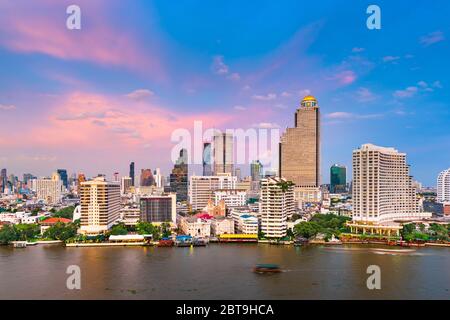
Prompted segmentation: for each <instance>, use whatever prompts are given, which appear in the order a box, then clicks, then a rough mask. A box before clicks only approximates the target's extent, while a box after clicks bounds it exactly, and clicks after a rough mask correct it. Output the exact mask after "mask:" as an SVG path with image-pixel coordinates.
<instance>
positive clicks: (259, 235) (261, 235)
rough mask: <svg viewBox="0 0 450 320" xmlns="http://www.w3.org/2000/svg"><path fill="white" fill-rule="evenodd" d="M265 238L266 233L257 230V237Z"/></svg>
mask: <svg viewBox="0 0 450 320" xmlns="http://www.w3.org/2000/svg"><path fill="white" fill-rule="evenodd" d="M265 238H266V234H265V233H264V232H262V231H259V232H258V239H260V240H262V239H265Z"/></svg>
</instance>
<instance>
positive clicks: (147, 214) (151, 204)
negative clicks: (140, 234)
mask: <svg viewBox="0 0 450 320" xmlns="http://www.w3.org/2000/svg"><path fill="white" fill-rule="evenodd" d="M139 203H140V212H141V221H143V222H152V223H162V222H170V223H172V224H174V225H176V223H177V198H176V195H175V194H174V193H171V194H168V195H163V196H150V197H143V198H140V201H139Z"/></svg>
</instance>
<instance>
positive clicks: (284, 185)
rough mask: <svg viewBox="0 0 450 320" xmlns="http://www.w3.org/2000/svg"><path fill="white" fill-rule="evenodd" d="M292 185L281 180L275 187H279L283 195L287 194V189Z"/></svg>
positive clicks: (290, 182)
mask: <svg viewBox="0 0 450 320" xmlns="http://www.w3.org/2000/svg"><path fill="white" fill-rule="evenodd" d="M293 185H294V183H293V182H292V181H284V180H281V181H279V182H278V183H277V186H279V187H280V188H281V191H282V192H283V193H285V192H287V191H288V190H289V188H290V187H292V186H293Z"/></svg>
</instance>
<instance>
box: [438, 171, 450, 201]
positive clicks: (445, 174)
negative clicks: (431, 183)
mask: <svg viewBox="0 0 450 320" xmlns="http://www.w3.org/2000/svg"><path fill="white" fill-rule="evenodd" d="M437 201H438V202H439V203H446V202H450V168H449V169H447V170H444V171H442V172H441V173H439V175H438V179H437Z"/></svg>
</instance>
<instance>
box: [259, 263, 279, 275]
mask: <svg viewBox="0 0 450 320" xmlns="http://www.w3.org/2000/svg"><path fill="white" fill-rule="evenodd" d="M253 272H255V273H279V272H281V269H280V267H279V266H278V265H277V264H267V263H263V264H257V265H256V266H255V267H254V268H253Z"/></svg>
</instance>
